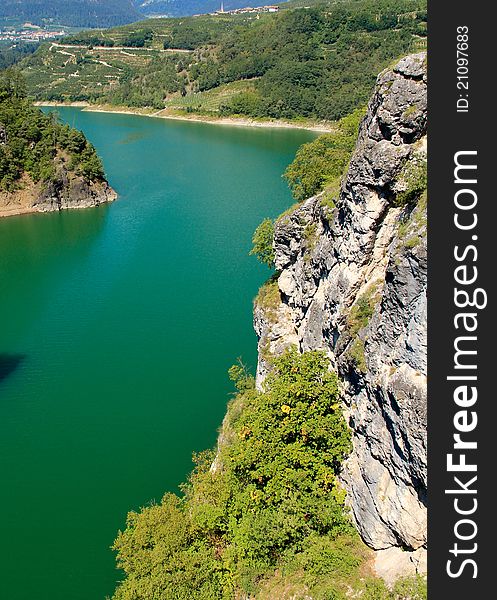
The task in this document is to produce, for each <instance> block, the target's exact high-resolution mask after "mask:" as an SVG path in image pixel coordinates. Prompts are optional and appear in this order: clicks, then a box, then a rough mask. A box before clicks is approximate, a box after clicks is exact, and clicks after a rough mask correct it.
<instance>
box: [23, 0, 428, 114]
mask: <svg viewBox="0 0 497 600" xmlns="http://www.w3.org/2000/svg"><path fill="white" fill-rule="evenodd" d="M257 16H259V15H223V16H201V17H187V18H183V19H150V20H148V21H143V22H140V23H137V24H133V25H127V26H124V27H119V28H115V29H110V30H106V31H101V32H95V31H91V32H82V33H79V34H76V35H73V36H70V37H68V38H66V41H65V44H64V47H62V46H60V45H59V46H58V45H57V44H46V45H43V46H42V47H41V48H40V49H39V50H38V51H37V52H36V53H35V55H33V56H32V57H31V58H29V59H26V60H25V61H23V63H21V67H22V69H23V73H24V75H25V77H26V79H27V81H28V86H29V91H30V93H32V94H33V95H34V97H35V98H36V99H37V100H53V101H88V102H90V103H95V104H112V105H116V106H129V107H137V108H150V109H155V110H164V109H165V110H168V111H170V112H171V111H183V112H189V113H191V112H198V113H201V114H205V113H210V114H212V116H214V117H215V116H216V115H217V116H219V115H227V114H233V115H244V116H246V117H250V118H261V117H262V118H275V119H294V118H296V117H307V118H309V119H323V120H335V119H338V118H340V117H342V116H344V115H346V114H348V113H350V112H351V111H352V110H353V109H354V108H356V107H357V106H361V105H364V104H365V103H366V102H367V99H368V97H369V96H370V94H371V90H372V89H373V86H374V82H375V74H376V73H378V72H379V71H381V70H382V69H384V68H385V67H386V66H387V65H388V64H390V63H391V62H392V61H393V60H395V59H396V58H398V57H399V56H403V55H405V54H408V53H410V52H413V51H416V50H417V49H423V48H424V47H425V43H426V6H425V2H424V0H358V1H357V2H346V3H343V4H339V5H338V8H333V9H332V10H330V9H328V8H327V7H323V6H320V7H318V8H311V9H307V10H302V9H286V8H285V10H281V11H279V13H276V14H265V15H262V16H261V18H260V19H258V18H256V17H257Z"/></svg>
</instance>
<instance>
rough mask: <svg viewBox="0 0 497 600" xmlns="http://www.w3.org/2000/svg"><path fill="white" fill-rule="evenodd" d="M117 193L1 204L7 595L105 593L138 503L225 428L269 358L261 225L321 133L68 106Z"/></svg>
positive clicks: (52, 599)
mask: <svg viewBox="0 0 497 600" xmlns="http://www.w3.org/2000/svg"><path fill="white" fill-rule="evenodd" d="M60 115H61V118H62V119H63V120H64V121H66V122H68V123H70V124H71V125H75V126H76V127H78V128H80V129H82V130H83V131H84V132H85V133H86V134H87V136H88V137H89V139H90V140H91V141H92V142H93V143H94V144H95V146H96V147H97V150H98V151H99V153H100V155H101V157H102V159H103V162H104V165H105V169H106V172H107V174H108V177H109V180H110V183H111V185H112V186H113V187H114V188H115V189H116V190H117V192H118V193H119V194H120V198H119V200H118V201H117V202H115V203H113V204H111V205H108V206H101V207H99V208H94V209H86V210H81V211H67V212H63V213H57V214H54V213H52V214H37V215H23V216H19V217H10V218H8V219H0V476H1V484H0V485H1V489H0V541H1V545H0V599H1V600H103V599H104V598H105V596H106V595H110V594H112V591H113V589H114V586H115V582H116V580H117V579H118V578H119V577H120V573H119V572H118V571H117V570H116V569H115V564H114V556H113V553H112V551H111V550H110V549H109V547H110V545H111V543H112V541H113V539H114V537H115V534H116V532H117V530H118V529H119V528H120V527H121V528H122V527H123V526H124V522H125V516H126V513H127V511H128V510H130V509H138V508H139V507H140V506H144V505H146V504H147V503H149V502H150V501H151V500H153V499H155V500H157V501H158V500H160V498H161V496H162V494H163V493H164V492H165V491H175V490H177V486H178V484H179V483H181V481H182V480H184V478H185V475H186V474H187V472H188V471H189V470H190V468H191V454H192V452H193V451H199V450H202V449H204V448H207V447H210V446H212V445H213V444H214V443H215V439H216V431H217V428H218V426H219V424H220V422H221V420H222V417H223V414H224V410H225V406H226V402H227V400H228V398H229V394H230V391H231V386H230V383H229V381H228V379H227V376H226V371H227V369H228V368H229V366H230V365H231V364H232V363H233V362H234V360H235V359H236V358H237V357H238V356H242V357H243V359H244V360H245V362H247V363H248V364H249V365H250V366H251V367H254V366H255V360H256V338H255V335H254V333H253V330H252V298H253V297H254V296H255V294H256V292H257V289H258V287H259V286H260V284H261V283H262V282H263V281H264V280H265V278H266V277H267V276H268V271H267V270H266V269H265V268H264V267H262V266H261V265H259V264H258V263H257V261H256V260H255V259H254V257H249V256H248V255H247V253H248V251H249V249H250V246H251V244H250V240H251V235H252V232H253V230H254V228H255V227H256V226H257V224H258V223H259V222H260V221H261V220H262V219H263V218H264V217H266V216H270V217H274V216H276V215H277V214H279V213H280V212H282V211H283V210H284V209H285V208H287V207H288V206H289V205H290V204H291V202H292V200H291V197H290V193H289V191H288V189H287V187H286V184H285V182H284V181H283V180H282V179H281V173H282V172H283V171H284V169H285V167H286V165H287V164H288V163H289V162H290V161H291V160H292V159H293V156H294V154H295V151H296V149H297V148H298V146H299V145H300V144H302V143H303V142H306V141H309V140H310V139H313V137H314V136H313V134H311V133H309V132H304V131H297V130H273V129H268V130H262V129H255V128H254V129H251V128H241V127H239V128H238V127H220V126H213V125H207V124H197V123H183V122H171V121H162V120H156V119H148V118H143V117H134V116H127V115H112V114H98V113H89V112H81V111H79V110H77V109H69V108H68V109H60Z"/></svg>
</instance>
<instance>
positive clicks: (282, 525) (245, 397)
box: [114, 349, 426, 600]
mask: <svg viewBox="0 0 497 600" xmlns="http://www.w3.org/2000/svg"><path fill="white" fill-rule="evenodd" d="M230 377H231V379H232V380H233V381H234V383H235V386H236V388H237V394H236V396H235V397H234V399H233V400H232V401H231V403H230V405H229V406H228V413H227V417H226V419H225V423H224V428H223V435H224V441H223V443H222V444H221V445H220V447H219V448H218V451H217V453H216V452H214V451H213V452H207V453H203V454H201V455H200V456H198V457H197V466H196V469H195V470H194V472H193V474H192V475H191V477H190V479H189V481H188V483H187V484H186V485H185V486H184V487H183V495H182V496H181V497H178V496H175V495H173V494H166V495H165V496H164V498H163V500H162V502H161V503H160V504H158V505H152V506H149V507H147V508H144V509H143V510H142V511H141V512H139V513H135V512H132V513H130V514H129V516H128V521H127V527H126V529H125V531H123V532H121V533H120V534H119V536H118V538H117V540H116V542H115V544H114V549H115V550H116V551H117V557H118V563H119V566H120V567H121V568H122V569H123V570H124V572H125V575H126V577H125V579H124V581H123V582H122V583H121V584H120V586H119V587H118V589H117V591H116V593H115V596H114V598H115V600H132V599H136V598H161V600H173V599H174V600H176V599H179V598H184V599H186V598H188V599H189V600H221V599H226V600H228V599H233V598H235V597H242V596H241V595H240V594H241V593H242V592H243V593H244V594H248V595H250V597H257V598H259V599H261V600H262V599H267V600H270V599H271V600H274V599H275V598H282V597H291V596H292V593H294V594H295V593H298V594H299V596H298V597H304V596H306V594H307V595H309V594H312V598H314V599H315V600H325V599H327V600H330V599H332V600H345V599H346V598H347V597H350V594H351V593H352V591H353V592H354V593H356V594H357V597H359V596H360V597H361V598H365V599H367V600H389V599H392V600H393V599H400V598H402V599H404V598H410V600H421V599H423V598H426V593H425V590H424V588H425V585H424V581H423V580H422V579H421V578H415V579H409V580H406V579H404V580H401V581H399V582H398V584H397V585H396V587H395V589H394V590H393V591H389V590H388V589H387V588H386V586H385V584H384V583H383V582H382V581H381V580H379V579H376V578H374V577H373V576H372V575H371V573H370V572H369V571H368V567H367V560H368V558H369V556H370V555H369V550H368V549H367V548H366V547H365V546H364V544H363V543H362V542H361V540H360V539H359V536H358V535H357V533H356V532H355V530H354V528H353V526H352V525H351V522H350V518H349V516H348V513H347V510H346V509H345V506H344V498H345V493H344V491H343V490H342V489H341V488H340V485H339V484H338V483H337V478H336V476H337V474H338V472H339V469H340V464H341V462H342V460H343V458H344V457H345V456H346V455H347V453H348V452H349V451H350V449H351V436H350V431H349V429H348V426H347V424H346V421H345V419H344V417H343V415H342V409H341V405H340V401H339V392H338V384H337V377H336V375H335V374H334V373H331V372H330V371H329V370H328V359H327V358H326V357H325V355H324V353H323V352H307V353H304V354H299V353H298V352H297V351H296V350H295V349H290V350H288V351H287V352H286V353H284V354H283V355H282V356H281V357H279V358H275V359H274V371H273V372H272V374H271V375H269V377H268V379H267V381H266V384H265V387H264V391H262V392H259V391H257V390H256V389H255V385H254V379H253V378H252V377H251V376H250V375H248V374H247V372H246V370H245V368H244V367H243V365H242V364H237V365H235V366H233V367H232V368H231V369H230ZM213 461H214V467H212V466H211V465H212V464H213ZM237 594H238V595H237ZM243 597H245V596H243Z"/></svg>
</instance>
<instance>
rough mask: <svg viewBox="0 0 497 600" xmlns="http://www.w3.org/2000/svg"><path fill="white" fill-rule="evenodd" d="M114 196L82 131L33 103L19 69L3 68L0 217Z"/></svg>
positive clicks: (90, 203) (0, 74) (93, 202)
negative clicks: (65, 123)
mask: <svg viewBox="0 0 497 600" xmlns="http://www.w3.org/2000/svg"><path fill="white" fill-rule="evenodd" d="M115 197H116V195H115V193H114V191H113V190H112V189H111V188H110V187H109V185H108V184H107V181H106V179H105V175H104V171H103V167H102V163H101V161H100V159H99V157H98V155H97V153H96V151H95V148H94V147H93V146H92V144H91V143H90V142H89V141H88V140H87V139H86V137H85V136H84V134H83V133H81V132H80V131H78V130H76V129H72V128H71V127H69V126H68V125H62V124H60V123H59V122H58V120H57V117H56V116H55V115H53V114H50V115H46V114H43V113H42V112H41V110H40V109H38V108H35V107H33V106H32V105H31V102H30V101H29V100H28V99H27V98H26V89H25V85H24V82H23V80H22V78H21V77H20V76H19V73H18V72H16V71H14V70H11V69H7V70H5V71H2V72H0V216H8V215H10V214H17V213H20V212H33V211H49V210H61V209H63V208H84V207H87V206H96V205H98V204H100V203H102V202H108V201H110V200H114V199H115Z"/></svg>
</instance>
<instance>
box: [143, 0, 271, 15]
mask: <svg viewBox="0 0 497 600" xmlns="http://www.w3.org/2000/svg"><path fill="white" fill-rule="evenodd" d="M275 1H276V0H275ZM272 3H273V2H272V1H271V0H224V10H231V9H234V8H242V7H244V6H264V5H265V4H272ZM134 4H135V6H136V7H137V8H138V9H139V10H140V11H141V12H143V13H144V14H146V15H168V16H173V17H183V16H186V15H196V14H203V13H210V12H214V11H216V10H219V8H220V7H221V0H134Z"/></svg>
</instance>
